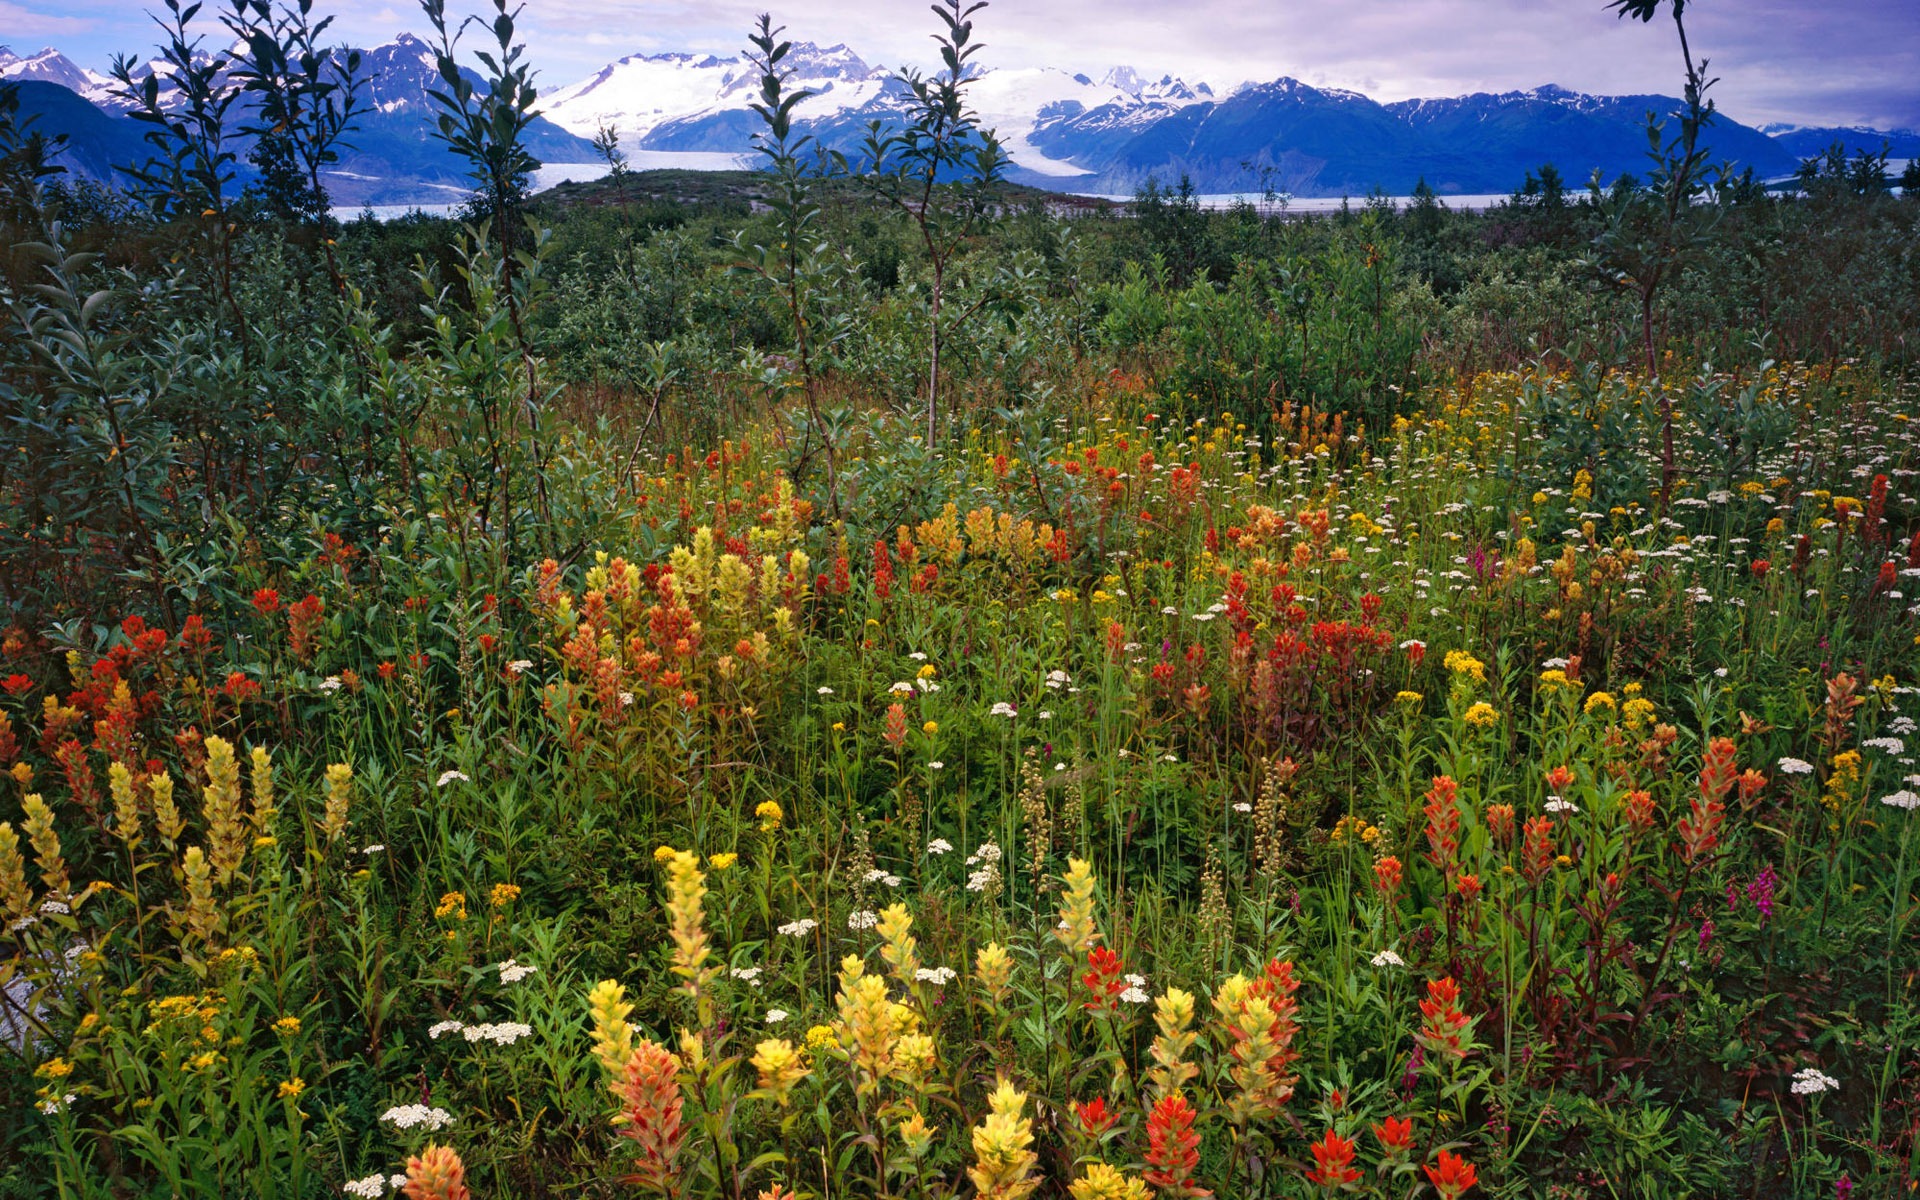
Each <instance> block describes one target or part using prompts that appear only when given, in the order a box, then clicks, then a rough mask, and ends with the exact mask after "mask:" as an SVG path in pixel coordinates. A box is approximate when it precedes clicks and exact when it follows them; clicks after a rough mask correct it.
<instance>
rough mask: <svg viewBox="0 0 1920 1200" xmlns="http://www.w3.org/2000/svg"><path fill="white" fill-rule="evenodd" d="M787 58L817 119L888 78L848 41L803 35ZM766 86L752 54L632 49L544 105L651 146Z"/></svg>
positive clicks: (557, 118)
mask: <svg viewBox="0 0 1920 1200" xmlns="http://www.w3.org/2000/svg"><path fill="white" fill-rule="evenodd" d="M782 66H785V67H789V68H791V69H792V70H793V72H794V76H793V79H792V80H791V82H790V86H791V87H792V88H793V89H794V90H796V91H797V90H801V89H804V90H806V91H810V92H814V93H816V94H815V95H814V96H813V97H812V98H811V99H809V100H807V101H806V108H807V113H808V115H809V116H810V117H811V118H812V119H814V120H819V119H822V118H824V117H828V116H834V115H838V114H840V113H843V112H847V111H849V110H852V109H857V108H862V107H864V106H866V105H868V104H870V103H872V102H873V100H874V99H875V98H876V97H877V96H879V94H880V92H881V89H882V86H883V85H884V84H885V82H886V78H887V73H886V72H885V71H882V70H880V69H878V68H876V67H871V66H868V65H867V64H866V63H865V62H863V61H861V59H860V56H859V55H857V54H855V53H854V52H853V51H851V50H849V49H847V47H845V46H827V47H820V46H815V45H813V44H812V43H810V42H799V43H796V44H795V45H794V47H793V50H792V51H791V52H790V53H789V54H788V56H787V58H786V60H785V62H783V63H782ZM759 89H760V77H759V76H758V75H757V74H755V73H754V70H753V68H752V66H751V65H750V64H749V63H748V62H747V60H746V57H745V56H744V55H738V56H734V57H730V58H720V57H717V56H715V55H711V54H708V55H694V54H630V55H628V56H627V57H625V58H622V59H620V60H618V61H617V62H611V63H608V64H607V65H606V66H604V67H602V68H600V70H598V71H596V72H594V73H593V74H592V75H590V76H588V77H587V78H585V79H582V80H580V81H579V82H577V83H572V84H569V85H567V86H565V87H560V88H555V89H553V90H551V91H549V92H547V93H545V94H544V95H543V96H542V97H541V102H540V107H541V112H542V113H543V114H544V115H545V116H546V117H547V118H548V119H549V120H551V121H553V122H554V123H555V124H557V125H559V126H560V127H561V128H563V129H567V130H571V131H572V132H573V133H575V134H577V135H579V136H581V137H588V138H590V137H592V136H593V135H594V134H595V133H596V132H598V131H599V130H600V129H602V128H607V127H611V128H612V129H614V130H615V131H616V132H618V133H619V134H620V138H621V141H622V142H625V143H627V144H629V145H633V146H638V147H641V148H645V147H646V145H647V138H648V137H649V136H650V135H652V134H653V133H654V131H655V130H657V129H659V128H660V127H661V126H664V125H669V124H672V123H674V122H677V121H687V120H689V119H694V118H698V117H702V116H708V115H712V114H715V113H718V112H724V111H735V110H737V111H739V112H741V113H746V112H747V111H748V109H747V106H748V104H749V103H751V102H752V100H753V99H754V98H755V97H756V96H757V95H758V93H759ZM741 149H745V147H744V146H743V147H741Z"/></svg>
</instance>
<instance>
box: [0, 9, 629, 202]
mask: <svg viewBox="0 0 1920 1200" xmlns="http://www.w3.org/2000/svg"><path fill="white" fill-rule="evenodd" d="M361 70H362V72H363V74H364V76H365V78H366V80H367V84H366V87H365V89H364V91H363V92H362V97H363V101H364V104H365V109H364V111H363V112H362V113H361V114H360V116H359V118H358V121H357V126H356V128H355V129H354V130H353V131H352V132H351V133H350V134H348V135H347V137H346V138H345V141H346V142H348V143H350V145H347V146H344V147H343V148H342V150H341V155H340V162H338V163H337V164H335V165H334V166H333V168H331V169H330V170H328V171H327V172H325V174H324V176H323V181H324V182H325V184H326V186H327V191H328V193H329V195H330V197H331V199H332V200H333V202H334V203H335V204H336V205H347V206H351V205H360V204H408V203H433V202H440V203H445V202H451V201H457V200H459V199H461V198H462V197H463V196H464V195H465V194H466V193H467V191H468V190H469V182H468V180H467V178H466V169H467V168H466V163H465V161H464V160H462V159H460V158H458V157H457V156H455V155H454V154H453V153H452V152H451V151H449V150H447V149H446V148H445V147H444V146H442V145H441V144H440V143H439V142H438V141H436V140H435V139H434V137H433V133H434V130H435V128H436V124H435V122H436V120H437V118H438V116H439V113H440V106H439V105H438V104H437V103H436V102H435V101H434V100H433V99H432V97H431V96H429V95H428V94H427V90H428V89H429V88H438V87H439V86H441V84H440V75H439V71H438V70H437V68H436V67H435V65H434V57H433V51H432V49H431V48H430V47H429V46H428V45H427V44H426V43H425V42H423V41H421V40H420V39H418V38H416V37H413V36H412V35H410V34H402V35H400V37H399V38H397V39H396V40H395V41H393V42H389V43H387V44H386V45H384V46H377V47H375V48H374V49H372V50H368V51H365V52H363V58H362V61H361ZM468 75H469V77H470V78H472V79H473V80H474V82H475V83H478V82H479V77H478V76H477V75H474V74H473V73H472V72H468ZM0 78H6V79H9V80H11V81H14V82H17V83H18V84H19V86H20V93H21V97H20V98H21V108H22V110H23V112H24V113H27V114H32V115H35V116H37V118H38V119H39V122H40V124H39V126H38V128H40V129H41V130H43V131H44V132H47V133H50V134H51V133H64V134H66V135H67V138H68V141H69V149H68V151H67V153H66V154H65V155H64V156H63V157H62V158H61V159H60V160H59V161H60V162H61V165H63V166H66V167H67V168H68V169H69V170H70V171H72V172H74V173H75V174H77V175H81V176H84V177H86V178H90V179H95V180H100V181H111V182H120V183H124V182H125V178H124V176H123V174H122V173H121V172H120V170H119V168H123V167H125V166H127V165H130V164H140V163H144V162H146V160H147V158H148V157H149V156H150V155H151V154H152V147H150V146H148V145H147V144H146V143H145V142H144V141H143V140H142V134H143V133H144V132H145V129H146V127H145V126H143V125H141V124H140V123H139V122H136V121H134V120H133V119H132V118H130V117H127V116H125V115H122V114H123V111H124V105H119V104H117V103H116V102H114V101H112V99H111V96H110V92H109V90H108V83H107V81H106V80H104V79H103V78H102V77H100V76H98V75H95V74H94V73H92V72H87V71H83V70H81V69H80V68H78V67H75V66H74V65H73V64H72V63H71V62H70V61H69V60H67V59H66V58H64V57H63V56H61V55H59V54H58V53H57V52H53V51H43V52H42V53H40V54H38V55H35V56H33V57H32V58H30V59H22V58H20V57H18V56H17V55H12V54H11V53H10V52H0ZM83 89H84V90H83ZM89 97H95V98H96V99H89ZM103 102H104V104H105V105H109V106H110V107H109V106H103ZM233 111H234V123H235V124H236V125H238V124H241V123H242V122H243V121H244V120H245V118H244V115H243V114H242V112H241V106H240V105H236V106H235V108H234V110H233ZM526 141H527V146H528V148H529V149H530V150H531V151H532V152H533V154H534V156H535V157H536V158H539V159H540V160H541V161H543V162H566V163H580V162H590V161H592V160H593V159H594V158H595V157H596V153H595V151H594V149H593V145H592V144H591V143H590V142H588V141H586V140H585V139H583V138H580V137H577V136H575V135H574V134H572V133H569V132H568V131H566V130H564V129H562V128H560V127H559V126H557V125H555V124H553V123H552V122H551V121H548V120H546V119H544V118H535V120H534V122H533V123H532V125H531V126H529V128H528V129H527V132H526ZM234 149H235V150H236V152H237V153H238V154H239V155H240V157H241V162H240V163H239V164H238V167H237V170H238V174H239V177H240V181H241V182H243V183H244V182H245V180H246V179H247V177H248V175H249V168H248V165H247V163H246V162H245V157H246V152H247V140H246V139H245V138H236V139H235V141H234Z"/></svg>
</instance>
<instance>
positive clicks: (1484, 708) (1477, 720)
mask: <svg viewBox="0 0 1920 1200" xmlns="http://www.w3.org/2000/svg"><path fill="white" fill-rule="evenodd" d="M1460 719H1461V720H1463V721H1465V722H1466V723H1467V724H1469V725H1475V726H1479V727H1480V728H1483V729H1484V728H1486V727H1488V726H1490V725H1497V724H1499V723H1500V714H1499V713H1497V712H1495V711H1494V710H1493V705H1491V704H1488V703H1487V702H1486V701H1484V700H1481V701H1478V702H1476V703H1475V704H1474V705H1473V706H1472V707H1471V708H1469V709H1467V711H1466V712H1465V713H1463V714H1461V718H1460Z"/></svg>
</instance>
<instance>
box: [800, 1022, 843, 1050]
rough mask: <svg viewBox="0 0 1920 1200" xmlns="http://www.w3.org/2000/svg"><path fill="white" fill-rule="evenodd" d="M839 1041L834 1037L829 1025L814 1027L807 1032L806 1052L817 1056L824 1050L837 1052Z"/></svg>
mask: <svg viewBox="0 0 1920 1200" xmlns="http://www.w3.org/2000/svg"><path fill="white" fill-rule="evenodd" d="M839 1048H840V1039H839V1038H838V1037H837V1036H835V1034H834V1032H833V1027H832V1026H831V1025H814V1026H811V1027H810V1028H808V1030H807V1052H808V1053H809V1054H818V1053H820V1052H821V1051H824V1050H838V1049H839Z"/></svg>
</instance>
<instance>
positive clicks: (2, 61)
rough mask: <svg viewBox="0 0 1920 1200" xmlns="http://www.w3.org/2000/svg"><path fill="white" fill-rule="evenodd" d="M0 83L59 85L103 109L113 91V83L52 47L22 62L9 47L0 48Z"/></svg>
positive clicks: (29, 56) (25, 58)
mask: <svg viewBox="0 0 1920 1200" xmlns="http://www.w3.org/2000/svg"><path fill="white" fill-rule="evenodd" d="M0 79H11V80H13V81H14V82H16V83H25V82H33V83H52V84H58V85H59V86H60V87H63V88H66V89H67V90H68V91H70V92H73V93H75V94H76V95H79V96H83V97H85V98H86V99H87V100H89V101H91V102H92V103H94V104H98V105H103V106H104V105H106V104H107V103H108V102H109V101H110V99H111V95H112V88H113V80H111V79H109V78H107V77H106V76H105V75H102V74H100V72H98V71H89V70H87V69H86V68H85V67H82V66H80V65H78V64H77V63H75V62H74V61H73V60H72V59H70V58H68V57H67V56H66V55H64V54H62V53H60V52H59V51H58V50H55V49H53V48H52V47H51V46H49V47H47V48H46V49H44V50H41V51H40V52H39V53H38V54H30V55H27V56H26V57H24V58H23V57H21V56H20V55H18V54H15V53H14V52H13V50H12V49H11V48H10V47H7V46H0Z"/></svg>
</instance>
